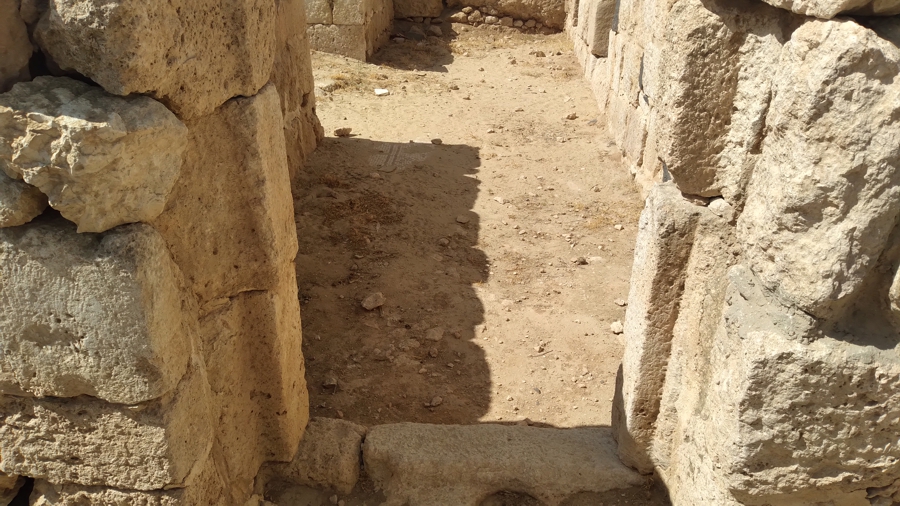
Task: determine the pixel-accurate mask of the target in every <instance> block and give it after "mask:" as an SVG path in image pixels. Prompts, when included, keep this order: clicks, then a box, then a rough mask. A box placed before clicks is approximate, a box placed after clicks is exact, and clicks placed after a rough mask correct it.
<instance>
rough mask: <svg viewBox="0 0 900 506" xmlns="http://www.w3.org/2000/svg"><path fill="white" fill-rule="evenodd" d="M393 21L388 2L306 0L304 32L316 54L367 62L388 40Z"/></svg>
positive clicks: (382, 0)
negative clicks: (321, 53) (328, 54)
mask: <svg viewBox="0 0 900 506" xmlns="http://www.w3.org/2000/svg"><path fill="white" fill-rule="evenodd" d="M393 20H394V4H393V2H391V1H390V0H309V1H308V2H307V3H306V22H307V23H308V24H307V28H306V32H307V34H308V35H309V41H310V46H311V47H312V49H314V50H316V51H324V52H326V53H334V54H340V55H344V56H347V57H349V58H355V59H357V60H362V61H366V60H367V59H368V58H369V57H370V56H372V55H373V54H375V51H378V49H379V48H380V47H381V46H382V45H383V44H384V43H385V42H387V41H388V38H389V37H390V35H391V33H390V30H391V24H392V23H393Z"/></svg>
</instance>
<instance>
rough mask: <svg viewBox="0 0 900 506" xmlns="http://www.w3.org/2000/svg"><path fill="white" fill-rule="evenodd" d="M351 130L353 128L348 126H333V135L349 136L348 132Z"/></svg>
mask: <svg viewBox="0 0 900 506" xmlns="http://www.w3.org/2000/svg"><path fill="white" fill-rule="evenodd" d="M352 131H353V129H352V128H350V127H343V128H335V129H334V136H335V137H350V132H352Z"/></svg>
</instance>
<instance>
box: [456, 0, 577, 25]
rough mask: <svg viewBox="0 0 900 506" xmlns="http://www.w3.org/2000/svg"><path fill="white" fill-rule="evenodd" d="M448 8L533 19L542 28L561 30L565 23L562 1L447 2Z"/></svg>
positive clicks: (466, 0) (486, 0) (481, 0)
mask: <svg viewBox="0 0 900 506" xmlns="http://www.w3.org/2000/svg"><path fill="white" fill-rule="evenodd" d="M447 6H448V7H464V6H471V7H475V8H477V9H481V10H482V11H486V10H487V9H488V8H494V9H496V10H497V16H498V17H501V16H511V17H513V18H515V19H534V20H536V21H538V22H540V23H542V24H543V25H544V26H547V27H550V28H555V29H558V30H562V29H563V28H565V23H566V8H565V7H566V6H565V1H564V0H500V1H495V0H449V1H448V2H447Z"/></svg>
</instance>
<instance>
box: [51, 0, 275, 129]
mask: <svg viewBox="0 0 900 506" xmlns="http://www.w3.org/2000/svg"><path fill="white" fill-rule="evenodd" d="M274 24H275V2H271V1H266V0H238V1H234V2H220V1H218V0H175V1H162V0H153V1H137V0H112V1H109V0H54V1H52V2H50V8H49V10H48V12H47V13H45V14H44V16H43V17H42V19H41V21H40V22H39V24H38V28H37V30H36V37H37V39H38V42H39V43H40V45H41V47H42V48H43V49H44V50H45V51H47V52H48V53H49V54H50V55H51V56H52V57H53V59H54V60H55V61H56V62H57V63H58V64H59V65H60V66H61V67H62V68H64V69H73V70H75V71H77V72H79V73H81V74H84V75H86V76H88V77H90V78H91V79H92V80H93V81H95V82H96V83H98V84H99V85H100V86H102V87H103V88H104V89H105V90H106V91H108V92H110V93H113V94H116V95H128V94H131V93H144V94H149V95H150V96H152V97H154V98H156V99H158V100H160V101H162V102H163V103H165V104H166V105H168V106H169V107H171V108H172V110H173V111H175V113H176V114H178V115H179V117H182V118H195V117H198V116H202V115H205V114H209V113H211V112H212V111H213V110H214V109H215V108H217V107H219V106H220V105H222V104H223V103H224V102H225V101H226V100H228V99H230V98H232V97H235V96H251V95H255V94H256V93H257V92H258V91H259V90H260V88H262V87H263V86H264V85H265V84H266V82H267V81H268V80H269V75H270V74H271V73H272V62H273V61H274V58H275V34H274Z"/></svg>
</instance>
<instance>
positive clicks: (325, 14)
mask: <svg viewBox="0 0 900 506" xmlns="http://www.w3.org/2000/svg"><path fill="white" fill-rule="evenodd" d="M304 3H305V4H306V22H307V23H309V24H322V25H330V24H333V23H334V14H333V9H334V5H333V3H332V0H307V1H306V2H304ZM304 24H305V23H304ZM300 26H301V27H302V26H303V25H300ZM294 28H296V27H294ZM276 66H277V64H276Z"/></svg>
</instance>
